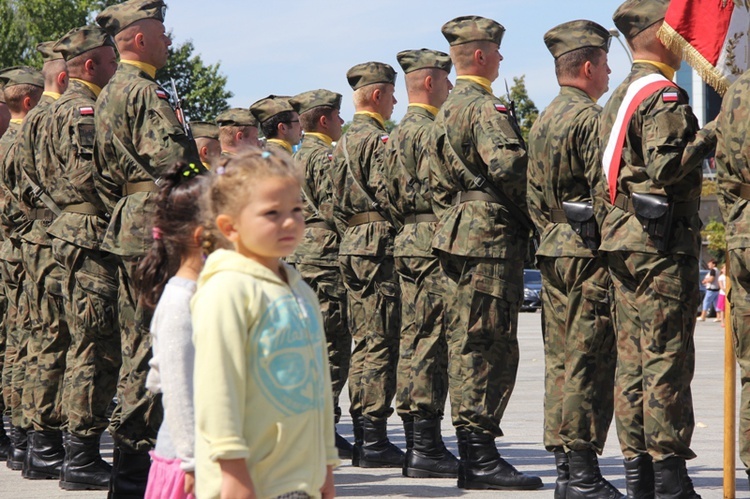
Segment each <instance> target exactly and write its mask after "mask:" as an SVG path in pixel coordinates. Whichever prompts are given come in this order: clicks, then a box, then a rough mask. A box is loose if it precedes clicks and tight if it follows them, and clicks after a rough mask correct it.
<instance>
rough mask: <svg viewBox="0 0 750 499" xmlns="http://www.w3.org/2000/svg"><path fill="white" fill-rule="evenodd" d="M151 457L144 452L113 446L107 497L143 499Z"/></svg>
mask: <svg viewBox="0 0 750 499" xmlns="http://www.w3.org/2000/svg"><path fill="white" fill-rule="evenodd" d="M150 467H151V457H149V455H148V453H146V452H138V453H136V452H127V451H124V450H122V449H120V448H119V447H117V446H115V449H114V459H113V465H112V475H111V478H110V480H109V494H107V499H143V496H144V495H145V494H146V482H148V470H149V468H150Z"/></svg>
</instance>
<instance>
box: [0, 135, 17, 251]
mask: <svg viewBox="0 0 750 499" xmlns="http://www.w3.org/2000/svg"><path fill="white" fill-rule="evenodd" d="M20 132H21V124H20V123H14V122H12V121H11V122H10V124H9V125H8V130H6V132H5V134H4V135H3V136H2V138H0V224H2V239H3V242H2V244H0V260H5V261H6V262H21V261H22V260H21V253H20V251H19V250H18V249H17V245H16V247H14V245H13V244H11V241H10V240H11V238H15V234H14V230H15V228H16V225H15V223H14V222H12V221H11V220H10V219H7V218H6V217H5V213H6V211H7V212H11V211H13V206H14V205H15V206H18V201H17V200H16V199H15V197H14V195H13V194H12V192H11V187H10V186H11V185H15V181H14V182H13V184H8V183H7V179H8V176H9V175H8V172H9V170H10V172H11V173H12V171H13V168H12V164H13V156H14V155H15V149H16V138H17V137H18V135H19V134H20ZM11 176H13V175H11Z"/></svg>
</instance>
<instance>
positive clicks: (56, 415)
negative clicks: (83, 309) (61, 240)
mask: <svg viewBox="0 0 750 499" xmlns="http://www.w3.org/2000/svg"><path fill="white" fill-rule="evenodd" d="M34 223H41V222H34ZM22 250H23V259H24V262H23V264H24V269H25V270H26V280H25V281H24V286H23V288H24V291H25V292H26V295H27V296H28V297H29V302H30V307H29V312H30V314H31V324H32V327H31V335H30V337H29V346H28V356H29V361H28V363H27V364H26V383H25V386H24V390H23V399H22V401H23V411H24V414H25V417H26V418H28V419H31V422H32V424H33V429H34V430H36V431H49V430H60V429H62V427H63V425H64V422H65V421H64V419H65V416H64V414H63V412H62V394H63V381H64V377H65V357H66V355H67V353H68V348H69V347H70V333H69V331H68V325H67V322H66V321H65V317H64V307H63V297H62V286H61V283H62V277H63V272H62V269H61V268H60V266H59V265H58V264H57V262H56V261H55V259H54V257H53V255H52V248H51V247H50V246H45V245H40V244H31V243H29V242H26V241H24V242H23V246H22Z"/></svg>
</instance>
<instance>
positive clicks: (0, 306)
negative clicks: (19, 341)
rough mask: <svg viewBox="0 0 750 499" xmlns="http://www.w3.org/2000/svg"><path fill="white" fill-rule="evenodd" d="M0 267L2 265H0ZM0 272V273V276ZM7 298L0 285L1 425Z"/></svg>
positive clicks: (4, 412) (4, 411) (3, 407)
mask: <svg viewBox="0 0 750 499" xmlns="http://www.w3.org/2000/svg"><path fill="white" fill-rule="evenodd" d="M0 267H2V263H0ZM1 275H2V272H0V276H1ZM0 278H1V277H0ZM7 313H8V298H6V296H5V285H3V284H2V283H0V423H2V416H5V415H6V414H7V411H6V409H8V406H6V405H5V394H4V388H3V387H4V386H5V385H4V383H3V371H4V370H5V351H6V346H7V340H8V329H7V324H8V317H7Z"/></svg>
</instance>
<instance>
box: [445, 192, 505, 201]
mask: <svg viewBox="0 0 750 499" xmlns="http://www.w3.org/2000/svg"><path fill="white" fill-rule="evenodd" d="M469 201H484V202H486V203H499V201H498V200H497V199H496V198H495V196H493V195H492V194H487V193H486V192H484V191H464V192H459V193H458V194H456V197H455V198H453V204H461V203H468V202H469Z"/></svg>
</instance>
